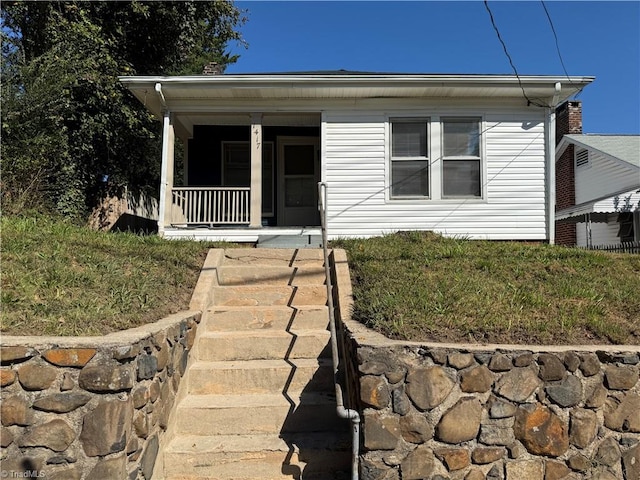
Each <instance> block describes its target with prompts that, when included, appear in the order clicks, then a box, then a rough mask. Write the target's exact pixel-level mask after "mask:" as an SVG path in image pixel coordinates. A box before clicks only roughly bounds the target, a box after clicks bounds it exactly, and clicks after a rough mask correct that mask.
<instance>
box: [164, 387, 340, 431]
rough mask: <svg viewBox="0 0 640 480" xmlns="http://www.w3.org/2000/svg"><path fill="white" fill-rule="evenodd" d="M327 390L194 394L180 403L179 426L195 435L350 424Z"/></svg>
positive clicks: (326, 427) (324, 427)
mask: <svg viewBox="0 0 640 480" xmlns="http://www.w3.org/2000/svg"><path fill="white" fill-rule="evenodd" d="M335 410H336V401H335V397H334V396H332V395H328V394H326V393H324V392H316V393H301V392H296V393H287V395H286V397H285V396H284V395H283V394H281V393H279V394H263V395H246V394H235V395H192V396H189V397H187V398H186V399H185V400H184V401H183V402H181V404H180V406H179V407H178V416H177V428H178V432H179V433H181V434H191V435H248V434H266V433H272V434H278V433H286V432H331V431H333V430H334V429H336V428H341V429H343V430H344V429H345V428H348V425H345V424H344V420H343V419H341V418H339V417H338V416H337V415H336V414H335Z"/></svg>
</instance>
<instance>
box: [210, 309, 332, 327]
mask: <svg viewBox="0 0 640 480" xmlns="http://www.w3.org/2000/svg"><path fill="white" fill-rule="evenodd" d="M328 326H329V311H328V309H327V307H326V306H320V305H317V306H313V305H312V306H302V307H299V308H294V307H286V306H266V307H265V306H258V307H225V306H214V307H212V308H210V309H209V310H208V311H207V312H206V313H205V315H204V317H203V319H202V322H201V324H200V328H203V329H204V330H205V331H240V330H259V331H262V330H286V329H287V328H294V329H296V330H302V329H309V330H326V329H327V328H328Z"/></svg>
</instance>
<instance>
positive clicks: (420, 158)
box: [387, 116, 433, 202]
mask: <svg viewBox="0 0 640 480" xmlns="http://www.w3.org/2000/svg"><path fill="white" fill-rule="evenodd" d="M394 123H424V124H425V126H426V142H427V149H426V156H414V157H394V156H393V124H394ZM387 124H388V128H389V136H388V138H389V142H388V143H389V149H388V151H389V176H388V186H389V189H388V192H389V193H388V197H389V199H390V200H393V201H394V202H395V201H402V200H429V199H431V198H432V197H431V195H432V186H433V181H432V175H431V119H430V118H429V117H427V116H420V117H406V116H392V117H389V118H388V121H387ZM407 161H409V162H415V161H423V162H426V163H427V190H428V193H427V195H398V196H394V195H393V163H394V162H407Z"/></svg>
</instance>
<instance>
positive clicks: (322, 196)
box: [318, 182, 360, 480]
mask: <svg viewBox="0 0 640 480" xmlns="http://www.w3.org/2000/svg"><path fill="white" fill-rule="evenodd" d="M326 200H327V184H326V183H324V182H319V183H318V209H319V210H320V225H321V230H322V251H323V254H324V273H325V276H326V285H327V304H328V306H329V330H330V331H331V358H332V360H333V382H334V385H335V390H336V404H337V406H336V413H337V414H338V417H340V418H346V419H349V420H351V435H352V440H351V455H352V457H351V479H352V480H358V457H359V456H360V414H359V413H358V412H357V411H356V410H352V409H349V408H345V406H344V399H343V398H342V388H341V387H340V383H339V381H338V366H339V362H340V359H339V358H338V338H337V333H336V318H335V312H334V308H333V307H334V303H333V285H332V282H331V269H330V267H329V249H328V247H327V210H326V205H327V202H326Z"/></svg>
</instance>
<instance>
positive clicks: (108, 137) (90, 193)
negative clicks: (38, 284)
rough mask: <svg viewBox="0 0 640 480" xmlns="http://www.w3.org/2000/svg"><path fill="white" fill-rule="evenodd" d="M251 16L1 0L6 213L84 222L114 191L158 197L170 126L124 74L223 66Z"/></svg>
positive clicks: (215, 10)
mask: <svg viewBox="0 0 640 480" xmlns="http://www.w3.org/2000/svg"><path fill="white" fill-rule="evenodd" d="M244 21H245V18H244V17H243V15H242V12H240V11H239V10H238V9H237V8H236V7H235V6H234V5H233V3H232V1H230V0H217V1H214V2H198V1H189V2H136V1H133V2H81V1H69V2H3V3H2V24H3V28H2V37H3V38H2V76H3V82H2V106H3V108H2V130H3V135H2V150H3V152H2V156H3V158H2V167H1V169H2V172H1V173H2V203H3V208H4V209H5V210H7V209H8V210H9V211H11V210H13V211H16V210H20V209H24V208H28V207H46V208H51V209H54V210H56V211H58V212H60V213H62V214H64V215H67V216H74V217H79V216H83V215H85V214H86V213H87V212H88V211H89V210H90V208H91V207H92V206H94V205H95V204H96V201H97V200H98V197H99V196H100V195H102V194H104V193H106V192H105V191H104V189H105V186H106V185H108V187H109V189H110V190H111V192H110V193H118V191H119V190H121V189H122V188H123V187H124V186H127V187H128V188H129V189H132V190H134V191H136V190H137V191H140V190H142V191H144V190H146V191H147V192H152V193H154V194H155V190H156V188H157V185H158V181H159V178H158V177H159V170H160V168H159V162H160V152H159V149H160V142H159V137H160V124H159V123H158V122H157V121H154V119H153V118H151V116H150V115H149V113H148V112H147V111H146V109H145V108H144V106H142V105H140V104H139V102H138V101H137V100H136V99H134V98H133V96H132V95H131V94H130V93H129V92H128V91H127V90H126V89H125V88H124V87H123V86H122V85H121V84H120V83H119V82H118V79H117V77H118V75H133V74H135V75H177V74H198V73H201V72H202V67H203V66H204V65H205V64H207V63H209V62H211V61H216V62H218V64H220V65H221V66H222V67H223V68H224V67H225V66H226V65H228V64H230V63H233V62H235V61H236V60H237V56H232V55H230V54H228V53H227V52H226V48H227V45H228V43H229V42H231V41H238V42H241V43H242V38H241V36H240V33H239V32H238V30H237V29H238V28H239V26H240V25H242V24H243V23H244ZM107 178H108V183H107V184H105V182H104V180H105V179H107Z"/></svg>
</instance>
